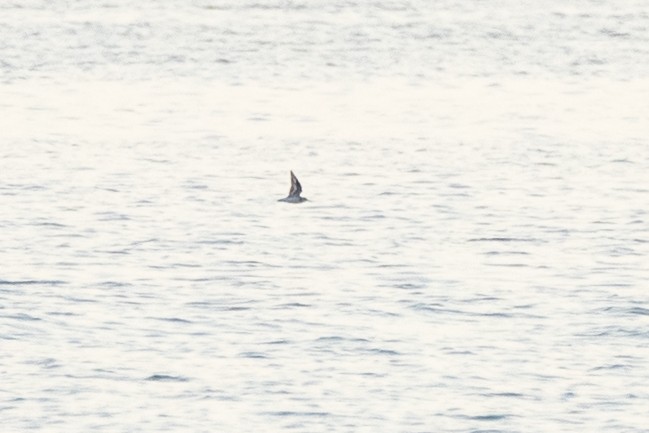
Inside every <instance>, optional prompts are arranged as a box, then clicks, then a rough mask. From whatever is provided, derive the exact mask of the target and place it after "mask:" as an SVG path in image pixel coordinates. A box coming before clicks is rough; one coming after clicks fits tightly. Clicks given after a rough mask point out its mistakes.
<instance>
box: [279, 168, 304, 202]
mask: <svg viewBox="0 0 649 433" xmlns="http://www.w3.org/2000/svg"><path fill="white" fill-rule="evenodd" d="M301 193H302V185H300V181H299V180H297V177H295V174H294V173H293V171H291V190H290V191H289V192H288V197H286V198H281V199H279V200H277V201H285V202H286V203H302V202H303V201H306V198H304V197H300V194H301Z"/></svg>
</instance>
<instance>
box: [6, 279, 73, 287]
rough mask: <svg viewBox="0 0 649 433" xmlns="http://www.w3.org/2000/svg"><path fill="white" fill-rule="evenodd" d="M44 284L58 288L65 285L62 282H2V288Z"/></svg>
mask: <svg viewBox="0 0 649 433" xmlns="http://www.w3.org/2000/svg"><path fill="white" fill-rule="evenodd" d="M36 284H42V285H44V286H58V285H60V284H65V281H61V280H0V286H30V285H36Z"/></svg>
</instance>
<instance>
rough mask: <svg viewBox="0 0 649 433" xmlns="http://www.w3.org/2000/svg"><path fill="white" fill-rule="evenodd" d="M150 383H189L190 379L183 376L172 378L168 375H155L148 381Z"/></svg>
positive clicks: (148, 378)
mask: <svg viewBox="0 0 649 433" xmlns="http://www.w3.org/2000/svg"><path fill="white" fill-rule="evenodd" d="M144 380H147V381H150V382H189V379H188V378H186V377H183V376H170V375H167V374H154V375H151V376H149V377H147V378H146V379H144Z"/></svg>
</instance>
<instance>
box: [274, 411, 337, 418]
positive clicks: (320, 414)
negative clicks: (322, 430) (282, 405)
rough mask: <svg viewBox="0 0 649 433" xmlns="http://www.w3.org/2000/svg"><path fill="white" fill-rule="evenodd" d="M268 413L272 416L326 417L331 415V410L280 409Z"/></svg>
mask: <svg viewBox="0 0 649 433" xmlns="http://www.w3.org/2000/svg"><path fill="white" fill-rule="evenodd" d="M266 414H267V415H271V416H282V417H284V416H309V417H312V416H315V417H324V416H329V415H330V413H329V412H293V411H288V410H283V411H278V412H266Z"/></svg>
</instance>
